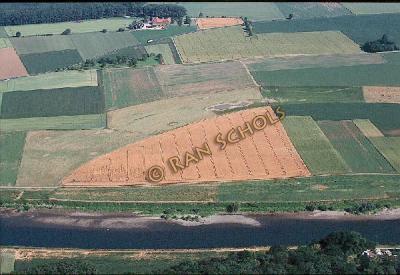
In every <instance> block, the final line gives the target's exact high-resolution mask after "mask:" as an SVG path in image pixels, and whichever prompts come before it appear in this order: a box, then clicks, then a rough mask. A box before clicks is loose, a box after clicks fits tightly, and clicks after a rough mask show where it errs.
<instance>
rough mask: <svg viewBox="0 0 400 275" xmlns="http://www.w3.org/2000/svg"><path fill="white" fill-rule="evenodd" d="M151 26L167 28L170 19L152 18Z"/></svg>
mask: <svg viewBox="0 0 400 275" xmlns="http://www.w3.org/2000/svg"><path fill="white" fill-rule="evenodd" d="M151 24H152V25H153V26H154V27H157V26H168V25H169V24H171V18H170V17H168V18H158V17H153V18H152V19H151Z"/></svg>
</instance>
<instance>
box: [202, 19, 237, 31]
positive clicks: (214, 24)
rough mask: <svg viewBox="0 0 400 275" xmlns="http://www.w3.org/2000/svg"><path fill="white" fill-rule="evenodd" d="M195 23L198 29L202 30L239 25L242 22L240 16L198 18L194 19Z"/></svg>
mask: <svg viewBox="0 0 400 275" xmlns="http://www.w3.org/2000/svg"><path fill="white" fill-rule="evenodd" d="M196 23H197V27H198V28H199V29H200V30H204V29H211V28H220V27H227V26H234V25H240V24H243V20H242V19H240V18H199V19H197V20H196Z"/></svg>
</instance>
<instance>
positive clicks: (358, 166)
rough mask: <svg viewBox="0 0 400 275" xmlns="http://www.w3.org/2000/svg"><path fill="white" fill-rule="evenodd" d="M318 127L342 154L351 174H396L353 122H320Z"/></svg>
mask: <svg viewBox="0 0 400 275" xmlns="http://www.w3.org/2000/svg"><path fill="white" fill-rule="evenodd" d="M318 125H319V127H320V128H321V130H322V131H323V132H324V134H325V136H327V137H328V139H329V141H330V142H331V144H332V145H333V147H334V148H335V149H336V150H337V151H338V152H339V153H340V155H341V156H342V158H343V159H344V161H345V162H346V164H347V166H348V167H349V168H350V172H353V173H394V172H395V171H394V170H393V168H392V167H391V165H390V164H389V163H388V162H387V161H386V159H385V158H384V157H383V156H382V155H381V154H380V153H379V152H378V151H377V150H376V148H375V147H374V146H373V145H372V144H371V142H370V141H369V140H368V138H366V137H365V136H364V135H363V134H362V133H361V131H360V130H359V129H358V128H357V126H356V125H354V123H353V122H352V121H319V122H318Z"/></svg>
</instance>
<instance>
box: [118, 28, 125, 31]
mask: <svg viewBox="0 0 400 275" xmlns="http://www.w3.org/2000/svg"><path fill="white" fill-rule="evenodd" d="M123 31H125V29H124V28H119V29H118V30H117V32H123Z"/></svg>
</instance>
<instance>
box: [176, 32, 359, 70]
mask: <svg viewBox="0 0 400 275" xmlns="http://www.w3.org/2000/svg"><path fill="white" fill-rule="evenodd" d="M174 41H175V45H176V49H177V50H178V52H179V54H180V57H181V59H182V62H183V63H196V62H211V61H221V60H232V59H239V58H250V57H257V56H271V57H272V56H278V55H290V54H346V53H348V54H350V53H359V52H360V51H361V50H360V49H359V47H358V45H357V44H355V43H354V42H353V41H351V40H350V39H349V38H348V37H346V36H345V35H343V34H342V33H340V32H335V31H328V32H304V33H269V34H258V35H256V36H251V37H247V35H246V34H245V32H244V31H243V29H242V27H241V26H234V27H226V28H216V29H209V30H203V31H199V32H196V33H191V34H184V35H180V36H177V37H174Z"/></svg>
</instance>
